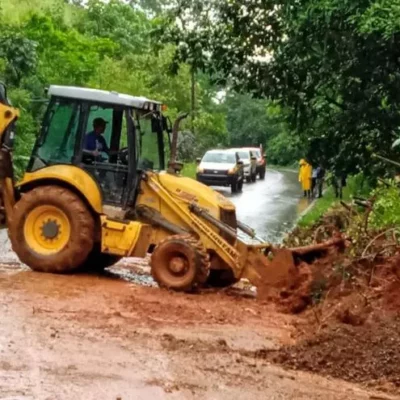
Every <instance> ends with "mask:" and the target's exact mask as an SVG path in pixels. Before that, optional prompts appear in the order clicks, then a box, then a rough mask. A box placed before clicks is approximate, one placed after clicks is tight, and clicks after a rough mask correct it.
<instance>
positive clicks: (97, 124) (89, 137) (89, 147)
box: [83, 118, 110, 158]
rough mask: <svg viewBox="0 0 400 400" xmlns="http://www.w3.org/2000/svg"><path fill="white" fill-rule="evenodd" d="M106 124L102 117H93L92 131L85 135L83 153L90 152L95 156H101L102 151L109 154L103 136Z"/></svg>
mask: <svg viewBox="0 0 400 400" xmlns="http://www.w3.org/2000/svg"><path fill="white" fill-rule="evenodd" d="M106 125H107V121H105V120H104V119H103V118H95V119H94V120H93V131H91V132H88V133H87V134H86V136H85V143H84V146H83V149H84V151H85V153H87V154H91V155H92V156H94V157H95V158H98V157H101V153H102V152H104V153H106V154H110V149H109V147H108V145H107V142H106V139H104V136H103V134H104V131H105V130H106Z"/></svg>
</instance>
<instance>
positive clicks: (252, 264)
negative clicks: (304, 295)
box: [241, 246, 298, 298]
mask: <svg viewBox="0 0 400 400" xmlns="http://www.w3.org/2000/svg"><path fill="white" fill-rule="evenodd" d="M297 274H298V271H297V268H296V266H295V263H294V259H293V254H292V252H291V251H290V250H288V249H277V248H274V249H271V250H269V249H268V248H266V249H264V250H262V249H260V248H258V247H257V246H248V248H247V255H246V258H245V260H244V268H243V273H242V276H241V278H246V279H248V280H249V281H250V282H251V283H252V284H253V285H255V286H257V288H258V296H259V297H260V298H263V297H264V298H265V297H268V296H269V295H270V294H272V292H276V290H277V289H279V288H286V287H290V286H292V285H293V284H294V283H295V281H296V277H297Z"/></svg>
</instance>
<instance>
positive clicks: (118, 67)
mask: <svg viewBox="0 0 400 400" xmlns="http://www.w3.org/2000/svg"><path fill="white" fill-rule="evenodd" d="M168 3H172V2H169V1H146V0H140V1H139V0H138V1H133V2H130V3H129V2H125V1H120V0H111V1H107V2H104V1H101V0H89V1H79V0H72V1H64V0H44V1H31V2H26V1H23V0H16V1H15V2H13V3H12V5H11V3H10V2H9V1H7V0H0V17H1V18H0V80H1V81H4V82H5V83H6V84H7V86H8V88H9V96H10V98H11V100H12V102H13V104H14V106H16V107H18V108H20V109H21V118H20V120H19V124H18V135H17V139H16V140H17V141H16V151H15V156H16V172H17V174H20V173H21V172H22V170H23V169H24V167H25V165H26V162H27V156H28V155H29V154H30V152H31V149H32V146H33V143H34V140H35V137H36V136H35V135H36V133H37V132H38V130H39V128H40V123H41V118H42V115H43V111H44V108H45V107H44V105H45V101H46V95H45V89H46V87H48V85H50V84H59V85H76V86H86V87H93V88H100V89H105V90H115V91H119V92H123V93H124V92H125V93H129V94H133V95H138V96H147V97H149V98H153V99H156V100H160V101H162V102H164V103H165V104H166V105H167V106H168V111H167V114H168V115H169V117H170V118H171V119H174V118H175V116H176V115H177V113H178V112H180V111H185V112H190V113H191V114H192V118H189V119H188V120H187V121H186V123H185V125H184V126H183V131H182V132H181V136H180V142H179V158H180V159H181V160H183V161H185V162H188V163H193V162H194V160H195V158H196V157H199V156H202V155H203V154H204V152H205V151H206V150H208V149H210V148H216V147H228V146H233V145H234V146H239V145H255V146H259V145H260V144H262V145H263V147H264V148H266V149H268V148H269V147H270V148H271V150H267V151H268V153H269V157H270V158H271V159H274V160H275V162H277V163H279V164H285V163H288V162H292V161H293V160H292V158H293V157H295V158H298V157H299V156H300V154H299V152H298V151H296V152H294V153H293V154H292V156H291V157H290V158H288V157H287V156H286V157H285V155H286V153H285V148H287V138H288V137H289V132H290V131H289V128H288V125H287V123H286V122H285V115H284V113H283V112H282V110H281V108H280V106H278V105H276V104H274V103H273V102H271V101H269V100H265V99H254V98H252V96H251V95H250V94H238V93H236V92H235V91H234V90H227V89H226V87H223V86H221V85H219V84H217V83H215V82H214V81H213V80H212V79H211V77H210V76H209V75H208V74H206V73H203V72H202V71H201V70H196V71H193V73H192V70H193V68H192V65H191V62H190V60H182V61H179V62H177V63H176V57H175V54H176V51H177V46H176V45H175V44H174V43H172V42H169V43H161V42H160V38H159V35H160V34H161V33H160V32H161V31H162V28H163V26H164V22H165V18H166V15H165V11H164V6H166V5H167V4H168ZM161 35H162V34H161ZM192 80H193V81H192ZM192 83H193V90H192ZM193 100H194V101H193ZM189 170H190V171H191V172H190V175H191V176H193V168H192V166H188V167H187V168H186V171H189Z"/></svg>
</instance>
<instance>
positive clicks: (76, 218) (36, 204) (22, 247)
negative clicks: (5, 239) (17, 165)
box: [9, 186, 94, 273]
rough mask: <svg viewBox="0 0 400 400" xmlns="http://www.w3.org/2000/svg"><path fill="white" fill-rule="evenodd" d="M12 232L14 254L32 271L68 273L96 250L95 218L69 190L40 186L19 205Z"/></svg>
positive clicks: (16, 207) (24, 196)
mask: <svg viewBox="0 0 400 400" xmlns="http://www.w3.org/2000/svg"><path fill="white" fill-rule="evenodd" d="M9 231H10V239H11V244H12V248H13V250H14V251H15V253H16V254H17V255H18V257H19V259H20V260H21V261H22V262H23V263H25V264H27V265H28V266H29V267H30V268H31V269H33V270H34V271H39V272H50V273H68V272H72V271H74V270H76V269H78V268H79V266H80V265H81V264H82V263H83V262H84V261H85V260H86V258H87V257H88V255H89V253H90V252H91V250H92V248H93V236H94V218H93V216H92V214H91V212H90V211H89V209H88V208H87V206H86V205H85V203H84V202H83V201H82V200H81V199H80V198H79V196H77V195H76V194H75V193H73V192H71V191H70V190H68V189H65V188H62V187H59V186H40V187H37V188H35V189H33V190H31V191H30V192H28V193H26V194H23V195H22V198H21V200H19V201H18V202H17V203H16V205H15V208H14V215H13V217H12V219H11V221H10V226H9Z"/></svg>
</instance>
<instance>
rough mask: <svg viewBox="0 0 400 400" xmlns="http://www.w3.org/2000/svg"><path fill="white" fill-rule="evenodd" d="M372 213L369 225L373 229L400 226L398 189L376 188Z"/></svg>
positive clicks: (399, 195)
mask: <svg viewBox="0 0 400 400" xmlns="http://www.w3.org/2000/svg"><path fill="white" fill-rule="evenodd" d="M373 196H376V200H375V204H374V208H373V212H372V213H371V215H370V220H369V223H370V225H371V226H373V227H375V228H390V227H395V226H400V188H399V187H398V186H391V187H378V188H377V189H375V190H374V192H373Z"/></svg>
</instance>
